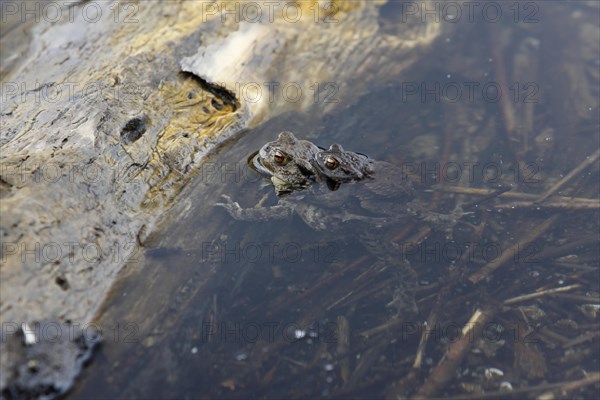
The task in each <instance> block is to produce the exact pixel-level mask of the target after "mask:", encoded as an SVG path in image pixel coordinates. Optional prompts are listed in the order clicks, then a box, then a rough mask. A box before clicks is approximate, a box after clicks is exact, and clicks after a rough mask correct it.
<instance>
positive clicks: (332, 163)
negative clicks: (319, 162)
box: [325, 156, 339, 169]
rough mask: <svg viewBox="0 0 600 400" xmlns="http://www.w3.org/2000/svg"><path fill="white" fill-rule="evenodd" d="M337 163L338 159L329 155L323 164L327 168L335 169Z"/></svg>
mask: <svg viewBox="0 0 600 400" xmlns="http://www.w3.org/2000/svg"><path fill="white" fill-rule="evenodd" d="M338 165H339V162H338V160H336V159H335V157H331V156H329V157H327V159H326V160H325V166H326V167H327V168H328V169H336V168H337V166H338Z"/></svg>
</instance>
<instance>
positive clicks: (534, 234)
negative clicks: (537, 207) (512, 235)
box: [469, 215, 558, 283]
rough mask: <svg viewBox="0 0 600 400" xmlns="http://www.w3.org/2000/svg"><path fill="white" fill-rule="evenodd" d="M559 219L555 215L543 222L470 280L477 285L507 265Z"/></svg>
mask: <svg viewBox="0 0 600 400" xmlns="http://www.w3.org/2000/svg"><path fill="white" fill-rule="evenodd" d="M557 219H558V215H553V216H552V217H550V218H549V219H547V220H546V221H544V222H542V223H541V224H539V225H538V226H536V227H535V228H533V229H532V230H531V231H530V232H529V233H528V234H527V235H525V237H523V238H522V239H521V240H520V241H519V242H518V243H516V244H514V245H513V246H511V247H510V248H509V249H508V250H507V251H505V252H503V253H502V254H501V255H500V257H498V258H497V259H496V260H494V261H491V262H489V263H487V264H486V265H485V266H484V267H483V268H481V269H480V270H479V271H477V272H475V273H474V274H473V275H471V276H470V277H469V280H470V281H471V282H473V283H477V282H479V281H481V280H482V279H485V278H486V277H487V276H488V275H489V274H491V273H492V272H494V271H495V270H497V269H498V268H500V267H501V266H503V265H504V264H506V263H507V262H508V261H509V260H511V259H512V257H513V254H517V251H518V250H519V249H522V248H524V247H526V246H527V244H528V243H531V242H533V241H534V240H536V239H537V238H538V237H540V236H541V235H543V234H544V232H546V230H547V229H548V228H550V226H552V224H553V223H554V222H555V221H556V220H557Z"/></svg>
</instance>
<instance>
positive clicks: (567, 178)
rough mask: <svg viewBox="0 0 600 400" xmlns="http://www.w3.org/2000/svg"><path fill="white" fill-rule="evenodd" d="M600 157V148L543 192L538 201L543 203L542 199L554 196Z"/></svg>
mask: <svg viewBox="0 0 600 400" xmlns="http://www.w3.org/2000/svg"><path fill="white" fill-rule="evenodd" d="M599 157H600V149H598V150H596V152H595V153H594V154H593V155H592V156H590V157H587V158H586V159H585V160H583V162H582V163H581V164H579V165H578V166H577V167H575V168H573V170H572V171H571V172H569V173H568V174H567V175H566V176H565V177H564V178H562V179H561V180H560V181H558V182H556V184H554V185H553V186H552V187H551V188H550V189H548V190H546V192H544V194H542V195H541V196H540V197H539V198H538V199H537V200H536V203H541V202H542V201H544V200H546V199H547V198H548V197H550V196H552V195H553V194H554V193H556V192H558V191H559V190H560V189H561V188H562V187H563V186H564V185H566V184H567V183H568V182H569V181H570V180H571V179H573V178H574V177H575V176H576V175H578V174H580V173H581V172H583V171H584V170H585V169H586V168H588V167H590V166H591V165H592V164H594V163H595V162H596V160H598V158H599Z"/></svg>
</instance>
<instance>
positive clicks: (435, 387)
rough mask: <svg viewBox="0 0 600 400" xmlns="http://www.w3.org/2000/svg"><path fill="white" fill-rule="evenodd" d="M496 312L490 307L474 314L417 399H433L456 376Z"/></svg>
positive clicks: (419, 392)
mask: <svg viewBox="0 0 600 400" xmlns="http://www.w3.org/2000/svg"><path fill="white" fill-rule="evenodd" d="M496 310H497V308H496V307H492V306H488V307H486V308H484V309H477V310H476V311H475V313H473V315H472V316H471V319H470V320H469V322H467V323H466V324H465V326H464V327H463V329H462V332H461V333H462V334H461V337H460V338H459V339H458V340H457V341H455V342H453V343H452V344H451V345H450V347H449V348H448V350H447V351H446V354H445V355H444V357H442V359H441V360H440V362H439V363H438V365H437V366H436V367H435V368H433V370H432V371H431V373H430V374H429V377H428V378H427V380H426V381H425V383H424V384H423V386H421V387H420V388H419V390H418V391H417V394H416V395H415V397H414V398H415V399H419V400H424V399H428V398H431V397H433V396H435V395H436V394H437V393H438V392H439V391H440V390H442V389H443V388H444V386H445V385H446V384H447V383H448V382H449V381H450V380H451V379H452V377H453V376H454V375H455V373H456V368H457V367H458V365H459V364H460V362H461V361H462V359H463V358H464V356H465V355H466V354H467V351H468V350H469V349H470V348H471V346H472V345H473V343H474V342H475V341H474V340H473V339H474V337H476V336H478V335H479V334H480V332H481V330H482V329H483V326H485V325H486V324H487V322H488V321H489V320H490V319H491V318H492V317H493V316H494V315H495V314H496Z"/></svg>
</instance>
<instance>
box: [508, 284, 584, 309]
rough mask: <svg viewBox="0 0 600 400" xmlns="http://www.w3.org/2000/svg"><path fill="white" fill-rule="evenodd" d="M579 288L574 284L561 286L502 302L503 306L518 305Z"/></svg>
mask: <svg viewBox="0 0 600 400" xmlns="http://www.w3.org/2000/svg"><path fill="white" fill-rule="evenodd" d="M580 287H581V285H580V284H578V283H576V284H575V285H569V286H562V287H558V288H554V289H548V290H542V291H540V292H536V293H528V294H524V295H521V296H517V297H513V298H512V299H508V300H504V305H509V304H515V303H519V302H521V301H526V300H531V299H537V298H538V297H543V296H546V295H549V294H552V293H559V292H567V291H569V290H573V289H577V288H580Z"/></svg>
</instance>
